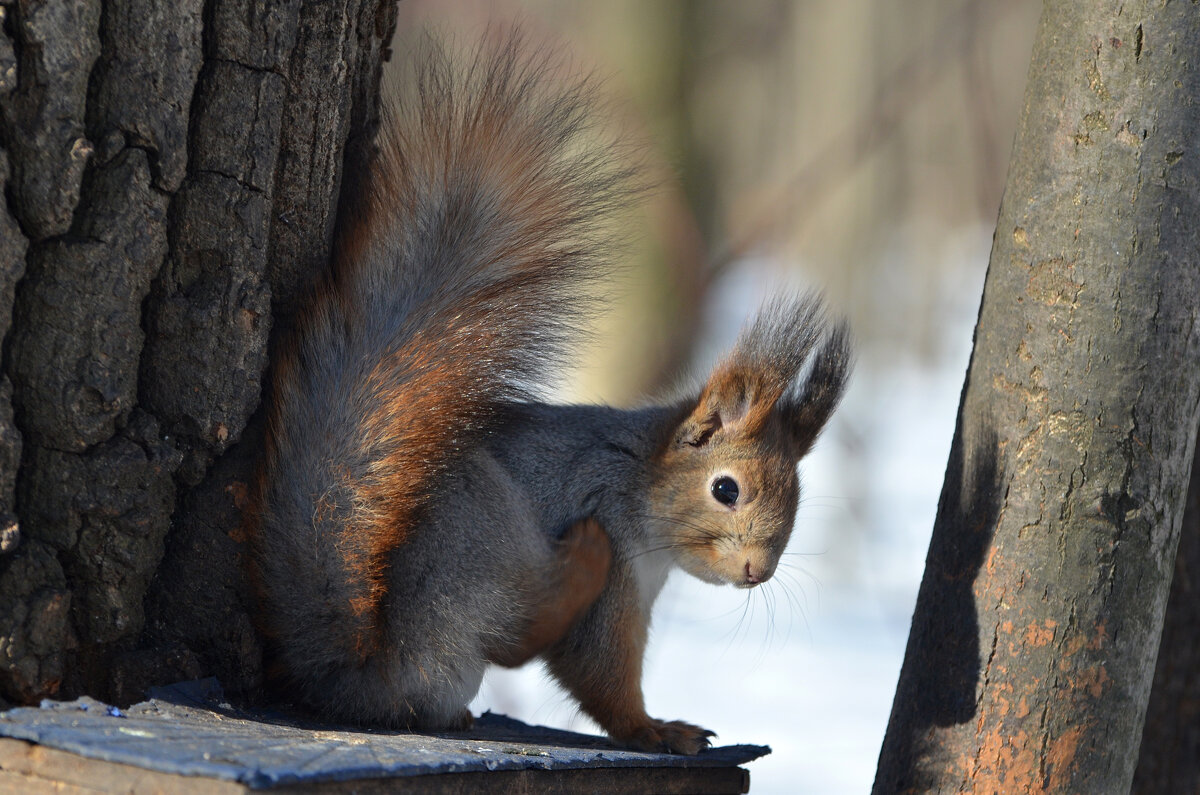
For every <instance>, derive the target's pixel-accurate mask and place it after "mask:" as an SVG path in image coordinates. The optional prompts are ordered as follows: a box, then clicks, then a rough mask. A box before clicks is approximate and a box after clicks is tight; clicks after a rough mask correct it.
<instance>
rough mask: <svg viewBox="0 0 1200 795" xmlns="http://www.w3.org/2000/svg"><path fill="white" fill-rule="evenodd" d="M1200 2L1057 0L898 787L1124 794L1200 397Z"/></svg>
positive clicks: (988, 316) (963, 412) (1016, 177)
mask: <svg viewBox="0 0 1200 795" xmlns="http://www.w3.org/2000/svg"><path fill="white" fill-rule="evenodd" d="M1198 52H1200V14H1198V13H1197V11H1196V7H1195V5H1194V4H1192V3H1159V2H1133V3H1129V2H1121V3H1118V2H1115V1H1114V0H1109V1H1108V2H1102V3H1077V2H1074V0H1047V2H1046V4H1045V8H1044V11H1043V16H1042V20H1041V25H1040V28H1039V32H1038V36H1037V41H1036V43H1035V45H1034V54H1033V62H1032V65H1031V68H1030V72H1029V79H1028V85H1027V88H1026V94H1025V107H1024V111H1023V114H1022V118H1021V123H1020V128H1019V130H1018V133H1017V141H1016V144H1015V147H1014V150H1013V155H1012V163H1011V166H1010V172H1009V177H1008V185H1007V188H1006V191H1005V196H1004V201H1003V203H1002V206H1001V210H1000V218H999V222H998V226H997V231H996V236H995V242H994V245H993V248H992V255H991V262H990V265H989V268H988V275H987V281H986V285H985V288H984V297H983V303H982V306H981V308H980V314H979V321H978V325H977V328H976V332H975V349H974V352H973V354H972V357H971V364H970V367H969V369H968V373H967V380H966V384H965V386H964V390H963V396H962V401H961V404H960V408H959V418H958V427H957V429H956V431H955V437H954V442H953V446H952V451H951V455H950V462H949V466H948V469H947V473H946V482H945V486H944V488H943V492H942V499H941V503H940V505H939V507H938V517H937V520H936V522H935V525H934V531H933V538H932V541H931V543H930V549H929V556H928V559H927V562H926V570H925V576H924V580H923V582H922V584H921V589H920V593H919V595H918V599H917V607H916V612H915V615H914V617H913V626H912V631H911V634H910V636H909V643H908V649H907V652H906V654H905V660H904V665H903V669H902V671H901V674H900V682H899V685H898V688H897V692H896V699H895V703H894V705H893V707H892V715H891V719H890V721H889V724H888V730H887V736H886V738H885V740H884V744H883V749H882V752H881V755H880V760H879V768H878V771H877V774H876V780H875V792H877V793H885V792H926V791H935V792H979V793H987V792H1006V793H1008V792H1013V793H1024V792H1035V791H1036V792H1039V793H1041V792H1104V793H1110V792H1124V791H1127V790H1128V788H1129V786H1130V782H1131V780H1132V777H1133V772H1134V765H1135V763H1136V761H1137V750H1138V745H1139V738H1140V736H1141V732H1142V724H1143V719H1144V717H1145V714H1146V703H1147V698H1148V696H1149V692H1150V684H1151V679H1152V676H1153V673H1154V663H1155V654H1156V650H1157V648H1158V640H1159V633H1160V628H1161V627H1162V620H1163V611H1164V607H1165V604H1166V601H1167V592H1168V589H1169V586H1170V582H1171V573H1172V567H1173V563H1174V559H1175V549H1176V545H1177V540H1178V537H1179V528H1180V520H1181V517H1182V515H1183V510H1184V502H1185V499H1184V498H1185V494H1186V491H1187V486H1188V476H1189V472H1190V468H1191V464H1192V456H1193V450H1194V445H1195V441H1196V431H1197V421H1198V419H1200V417H1198V413H1197V407H1198V405H1200V330H1198V329H1197V327H1196V318H1197V305H1198V304H1197V296H1198V295H1200V272H1198V264H1200V263H1198V262H1197V254H1196V252H1197V251H1200V224H1197V222H1196V221H1197V219H1198V218H1200V184H1198V182H1197V179H1198V177H1200V152H1198V151H1197V148H1196V146H1195V136H1196V131H1197V130H1200V104H1197V99H1198V98H1200V79H1198V78H1200V75H1198V74H1197V72H1196V66H1197V59H1196V54H1197V53H1198Z"/></svg>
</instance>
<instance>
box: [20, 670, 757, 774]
mask: <svg viewBox="0 0 1200 795" xmlns="http://www.w3.org/2000/svg"><path fill="white" fill-rule="evenodd" d="M152 695H153V698H151V700H149V701H146V702H143V703H141V704H138V705H136V706H134V707H131V708H130V709H128V710H124V711H122V710H118V709H116V708H114V707H110V706H108V705H106V704H103V703H101V702H98V701H95V700H93V699H88V698H81V699H77V700H76V701H71V702H44V703H43V705H42V707H41V708H40V709H33V708H26V709H14V710H10V711H9V712H5V713H0V793H5V792H21V793H25V792H29V793H41V792H47V793H48V792H55V793H85V792H86V793H96V792H130V793H159V792H161V793H181V795H199V794H200V793H204V794H205V795H208V794H209V793H212V794H214V795H216V794H218V793H219V795H228V794H230V793H244V792H249V791H252V790H257V791H261V790H269V791H270V792H272V793H278V792H287V793H302V792H303V793H314V795H315V793H351V792H355V793H363V794H364V795H368V794H371V795H373V794H374V793H383V792H413V793H469V792H488V793H543V792H545V793H559V792H563V793H565V792H597V793H642V792H662V793H676V792H679V793H683V792H687V793H714V794H715V793H741V792H746V791H748V788H749V773H748V772H747V771H746V770H745V769H744V768H742V767H740V765H742V764H744V763H746V762H749V761H751V760H752V759H756V758H758V757H760V756H762V755H764V754H766V753H769V752H770V749H768V748H765V747H763V746H752V745H739V746H726V747H723V748H714V749H711V750H709V751H707V752H705V753H703V754H700V755H699V756H696V757H683V756H673V755H668V754H647V753H639V752H636V751H628V750H624V749H621V748H618V747H616V746H614V745H612V744H611V743H609V742H608V741H607V740H606V739H604V738H601V737H593V736H589V735H582V734H575V733H572V732H565V731H559V730H555V729H547V728H544V727H539V726H528V725H526V724H524V723H521V722H520V721H515V720H511V719H509V718H505V717H503V716H500V715H492V714H487V715H484V716H482V717H481V718H480V719H479V721H478V722H477V724H476V726H475V728H474V729H472V730H471V731H469V732H461V733H447V734H439V735H424V734H413V733H407V732H388V731H371V730H363V729H354V728H346V727H337V726H328V725H319V724H314V723H312V722H310V721H305V720H303V719H297V718H295V717H293V716H288V715H285V714H283V713H275V712H267V711H250V710H243V709H236V708H234V707H232V706H230V705H229V704H226V703H224V701H223V699H222V698H221V695H220V690H219V687H218V686H217V685H216V683H215V681H213V680H204V681H201V682H190V683H183V684H181V685H176V686H173V687H171V688H163V689H161V690H158V691H156V692H154V693H153V694H152Z"/></svg>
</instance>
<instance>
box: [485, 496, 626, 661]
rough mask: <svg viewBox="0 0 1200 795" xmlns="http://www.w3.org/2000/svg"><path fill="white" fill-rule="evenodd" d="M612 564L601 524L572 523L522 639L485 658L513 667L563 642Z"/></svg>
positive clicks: (593, 598)
mask: <svg viewBox="0 0 1200 795" xmlns="http://www.w3.org/2000/svg"><path fill="white" fill-rule="evenodd" d="M611 562H612V548H611V546H610V545H609V541H608V536H607V535H605V533H604V529H603V528H602V527H601V526H600V523H599V522H597V521H596V520H595V519H583V520H581V521H579V522H577V523H576V524H574V525H573V526H572V527H571V529H570V530H568V531H567V534H566V536H565V537H564V538H563V540H562V541H561V542H560V546H559V560H558V571H557V573H556V575H555V578H554V581H553V582H552V583H551V585H550V587H549V588H548V589H546V592H545V593H544V594H542V596H541V598H540V600H539V602H538V604H537V605H535V608H534V613H533V615H532V617H531V619H530V622H529V627H528V628H527V629H526V631H525V634H524V636H523V637H521V638H519V639H518V640H517V643H516V644H515V645H514V646H511V647H508V648H504V649H498V650H495V651H493V652H492V653H491V654H489V656H488V659H489V660H490V661H491V662H493V663H496V664H497V665H503V666H505V667H507V668H516V667H518V666H521V665H524V664H525V663H527V662H529V661H530V660H532V659H533V658H534V657H536V656H538V655H539V654H541V653H542V652H544V651H546V650H547V649H549V648H550V647H551V646H553V645H554V644H555V643H557V642H558V641H560V640H562V638H563V636H564V635H566V634H567V631H568V630H569V629H570V628H571V627H572V626H574V625H575V623H576V622H577V621H578V620H579V619H580V618H581V617H582V616H583V614H584V613H585V612H586V611H587V610H588V608H590V607H591V606H592V604H593V603H595V601H596V598H597V597H598V596H599V595H600V592H601V591H602V590H604V586H605V584H606V582H607V580H608V571H609V565H610V564H611Z"/></svg>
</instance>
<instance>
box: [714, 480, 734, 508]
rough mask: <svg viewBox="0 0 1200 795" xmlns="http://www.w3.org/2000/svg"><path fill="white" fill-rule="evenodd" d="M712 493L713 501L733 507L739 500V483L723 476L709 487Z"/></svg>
mask: <svg viewBox="0 0 1200 795" xmlns="http://www.w3.org/2000/svg"><path fill="white" fill-rule="evenodd" d="M708 490H709V491H711V492H712V495H713V499H714V500H716V501H717V502H719V503H721V504H722V505H733V504H734V503H735V502H737V498H738V484H737V481H736V480H734V479H733V478H731V477H726V476H722V477H719V478H717V479H716V480H714V481H713V482H712V485H711V486H709V487H708Z"/></svg>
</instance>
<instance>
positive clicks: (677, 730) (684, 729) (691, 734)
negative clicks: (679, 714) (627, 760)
mask: <svg viewBox="0 0 1200 795" xmlns="http://www.w3.org/2000/svg"><path fill="white" fill-rule="evenodd" d="M715 736H716V734H715V733H714V732H711V731H709V730H708V729H704V728H701V727H699V726H694V725H692V724H690V723H685V722H684V721H681V720H672V721H663V720H654V719H653V718H652V719H651V720H650V723H649V724H648V725H646V726H642V727H641V728H639V729H637V730H635V731H634V732H632V733H631V734H630V735H629V736H628V737H626V738H624V740H625V742H626V744H627V745H629V746H630V747H632V748H636V749H637V750H639V751H650V752H652V753H666V754H684V755H686V756H695V755H696V754H698V753H700V752H701V751H703V750H704V749H705V748H708V747H710V746H711V745H712V742H710V741H709V739H708V738H709V737H715Z"/></svg>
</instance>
